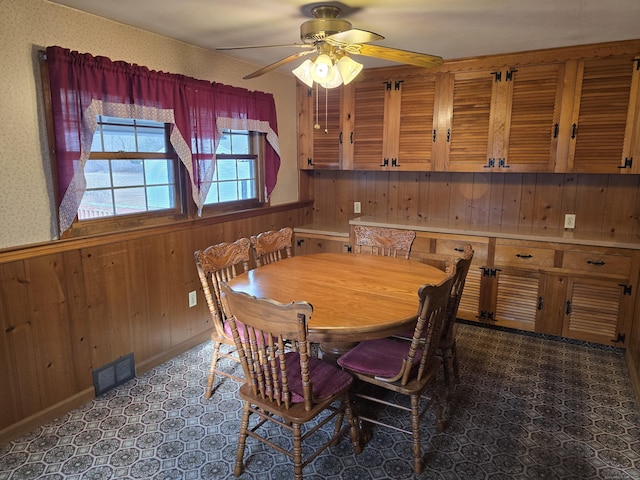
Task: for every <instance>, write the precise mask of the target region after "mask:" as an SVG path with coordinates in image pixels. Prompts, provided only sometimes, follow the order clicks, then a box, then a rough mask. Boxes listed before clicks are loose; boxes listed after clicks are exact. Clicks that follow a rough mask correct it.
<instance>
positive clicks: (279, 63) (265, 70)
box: [242, 49, 315, 80]
mask: <svg viewBox="0 0 640 480" xmlns="http://www.w3.org/2000/svg"><path fill="white" fill-rule="evenodd" d="M314 52H315V49H313V50H307V51H306V52H299V53H294V54H293V55H289V56H288V57H285V58H283V59H282V60H278V61H277V62H275V63H272V64H271V65H267V66H266V67H263V68H261V69H260V70H256V71H255V72H253V73H250V74H249V75H246V76H245V77H242V78H243V79H244V80H249V79H251V78H256V77H259V76H260V75H264V74H265V73H268V72H270V71H271V70H275V69H276V68H278V67H281V66H282V65H285V64H287V63H289V62H292V61H293V60H295V59H296V58H300V57H303V56H305V55H309V54H310V53H314Z"/></svg>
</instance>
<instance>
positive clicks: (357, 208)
mask: <svg viewBox="0 0 640 480" xmlns="http://www.w3.org/2000/svg"><path fill="white" fill-rule="evenodd" d="M360 212H362V209H361V207H360V202H353V213H360Z"/></svg>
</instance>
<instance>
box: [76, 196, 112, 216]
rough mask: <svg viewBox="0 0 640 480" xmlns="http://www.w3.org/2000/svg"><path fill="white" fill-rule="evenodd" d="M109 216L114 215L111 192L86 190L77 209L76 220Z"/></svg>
mask: <svg viewBox="0 0 640 480" xmlns="http://www.w3.org/2000/svg"><path fill="white" fill-rule="evenodd" d="M111 215H114V209H113V199H112V198H111V190H86V191H85V192H84V196H83V197H82V201H81V202H80V207H79V208H78V218H79V219H80V220H86V219H88V218H97V217H109V216H111Z"/></svg>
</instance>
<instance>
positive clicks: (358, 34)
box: [325, 28, 384, 45]
mask: <svg viewBox="0 0 640 480" xmlns="http://www.w3.org/2000/svg"><path fill="white" fill-rule="evenodd" d="M376 40H384V37H383V36H382V35H378V34H377V33H373V32H369V31H367V30H360V29H359V28H352V29H351V30H345V31H344V32H339V33H334V34H333V35H329V36H328V37H327V38H325V41H326V42H327V43H329V44H331V45H345V44H346V45H351V44H353V43H368V42H375V41H376Z"/></svg>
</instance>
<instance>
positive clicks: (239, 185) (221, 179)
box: [205, 129, 262, 206]
mask: <svg viewBox="0 0 640 480" xmlns="http://www.w3.org/2000/svg"><path fill="white" fill-rule="evenodd" d="M260 143H261V137H260V135H258V134H257V133H255V132H250V131H247V130H226V129H225V130H223V136H222V138H221V139H220V143H219V144H218V148H217V150H216V168H215V172H214V174H213V179H212V182H211V187H210V189H209V193H208V194H207V198H206V200H205V205H209V206H211V205H219V204H225V203H229V202H249V203H255V202H260V201H261V199H262V195H261V190H262V189H261V188H259V187H260V185H261V184H262V181H261V178H262V168H261V162H260V161H259V160H260V159H259V155H258V154H257V153H256V152H257V151H259V145H260Z"/></svg>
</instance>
